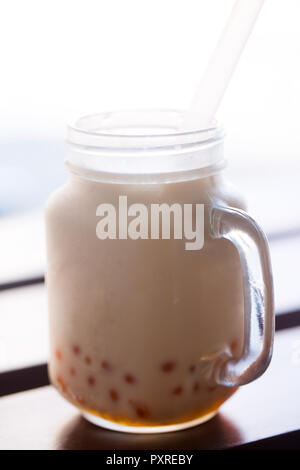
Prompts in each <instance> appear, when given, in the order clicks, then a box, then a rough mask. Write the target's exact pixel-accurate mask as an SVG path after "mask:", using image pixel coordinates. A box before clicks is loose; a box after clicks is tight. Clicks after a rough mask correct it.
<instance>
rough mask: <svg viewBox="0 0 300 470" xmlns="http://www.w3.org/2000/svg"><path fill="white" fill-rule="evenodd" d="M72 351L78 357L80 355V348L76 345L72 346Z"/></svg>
mask: <svg viewBox="0 0 300 470" xmlns="http://www.w3.org/2000/svg"><path fill="white" fill-rule="evenodd" d="M72 351H73V353H74V354H76V355H77V356H78V355H79V354H80V353H81V348H80V346H79V345H78V344H74V345H73V347H72Z"/></svg>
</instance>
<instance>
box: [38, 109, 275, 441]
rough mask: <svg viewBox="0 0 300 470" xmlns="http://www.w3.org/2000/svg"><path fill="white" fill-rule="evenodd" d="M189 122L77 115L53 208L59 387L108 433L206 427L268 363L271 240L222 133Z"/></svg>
mask: <svg viewBox="0 0 300 470" xmlns="http://www.w3.org/2000/svg"><path fill="white" fill-rule="evenodd" d="M182 119H183V116H182V114H181V113H179V112H175V111H174V112H173V111H160V112H155V111H152V112H133V113H125V112H124V113H112V114H100V115H94V116H88V117H84V118H81V119H79V120H78V121H77V122H76V123H75V124H74V125H73V126H71V127H70V128H69V134H68V156H67V161H66V163H67V167H68V169H69V180H68V182H67V183H66V184H65V185H64V186H63V187H62V188H60V189H58V190H57V191H56V192H55V193H54V194H53V195H52V196H51V198H50V200H49V202H48V204H47V211H46V222H47V223H46V227H47V255H48V256H47V257H48V267H47V285H48V294H49V310H50V335H51V359H50V366H49V371H50V377H51V381H52V383H53V384H54V385H55V387H56V388H57V389H58V390H59V391H60V392H61V394H62V395H63V396H64V397H65V398H66V399H67V400H69V401H70V402H71V403H73V404H74V405H75V406H77V407H78V408H79V409H81V410H82V413H83V415H84V416H85V417H86V418H87V419H89V420H90V421H92V422H94V423H96V424H99V425H102V426H104V427H107V428H110V429H116V430H121V431H129V432H162V431H172V430H177V429H182V428H185V427H189V426H193V425H195V424H198V423H201V422H204V421H206V420H208V419H209V418H211V417H212V416H213V415H214V414H215V413H216V412H217V410H218V409H219V407H220V406H221V404H222V403H223V402H224V401H225V400H227V399H228V398H229V397H230V396H231V395H232V394H233V393H234V392H235V390H236V389H237V387H238V386H239V385H242V384H245V383H247V382H249V381H251V380H253V379H254V378H256V377H258V376H259V375H261V374H262V373H263V371H264V370H265V368H266V367H267V365H268V363H269V360H270V357H271V349H272V339H273V294H272V277H271V268H270V261H269V254H268V247H267V243H266V239H265V237H264V235H263V233H262V231H261V230H260V228H259V227H258V226H257V224H256V223H255V222H254V221H253V219H251V218H250V217H249V216H248V215H247V214H246V213H245V212H244V209H245V207H244V204H243V202H242V200H241V198H240V197H239V195H237V194H236V192H235V191H234V190H233V189H232V188H231V186H230V185H229V184H228V183H226V181H224V178H223V175H222V170H223V168H224V156H223V134H222V130H221V129H219V128H218V127H216V126H211V127H210V128H209V129H206V130H199V131H197V130H195V131H192V132H179V131H178V129H179V128H180V125H181V122H182Z"/></svg>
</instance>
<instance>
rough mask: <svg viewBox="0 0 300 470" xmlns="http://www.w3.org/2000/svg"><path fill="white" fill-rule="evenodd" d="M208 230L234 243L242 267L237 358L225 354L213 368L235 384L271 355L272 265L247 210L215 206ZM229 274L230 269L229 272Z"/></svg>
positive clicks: (245, 380)
mask: <svg viewBox="0 0 300 470" xmlns="http://www.w3.org/2000/svg"><path fill="white" fill-rule="evenodd" d="M211 231H212V235H213V237H215V238H219V239H220V238H225V239H227V240H229V241H230V242H231V243H233V244H234V246H235V247H236V249H237V251H238V254H239V257H240V263H241V268H242V275H243V291H244V345H243V352H242V355H241V357H239V358H232V357H231V358H229V359H228V356H227V357H226V358H225V360H224V361H223V362H221V365H220V367H219V368H218V371H216V376H215V380H216V381H217V383H219V384H221V385H225V386H228V387H236V386H240V385H244V384H246V383H249V382H251V381H252V380H255V379H256V378H257V377H259V376H260V375H262V374H263V373H264V371H265V370H266V368H267V367H268V365H269V362H270V360H271V357H272V350H273V338H274V297H273V279H272V268H271V261H270V255H269V247H268V242H267V239H266V236H265V234H264V232H263V231H262V229H261V228H260V227H259V225H258V224H257V223H256V222H255V220H253V219H252V218H251V217H250V216H249V215H248V214H246V212H244V211H242V210H237V209H233V208H231V207H222V206H215V207H213V209H212V212H211ZM228 276H230V272H229V273H228Z"/></svg>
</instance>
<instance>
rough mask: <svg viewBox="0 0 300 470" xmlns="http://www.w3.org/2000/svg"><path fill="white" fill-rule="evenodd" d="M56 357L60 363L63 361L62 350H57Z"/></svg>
mask: <svg viewBox="0 0 300 470" xmlns="http://www.w3.org/2000/svg"><path fill="white" fill-rule="evenodd" d="M55 357H56V359H58V360H59V361H60V360H61V359H62V353H61V350H60V349H55Z"/></svg>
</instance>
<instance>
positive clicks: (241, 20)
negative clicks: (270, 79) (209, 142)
mask: <svg viewBox="0 0 300 470" xmlns="http://www.w3.org/2000/svg"><path fill="white" fill-rule="evenodd" d="M264 1H265V0H237V1H236V3H235V5H234V7H233V9H232V12H231V15H230V18H229V20H228V22H227V24H226V26H225V29H224V31H223V33H222V35H221V37H220V39H219V42H218V44H217V47H216V49H215V51H214V53H213V56H212V58H211V60H210V62H209V64H208V67H207V69H206V72H205V73H204V76H203V77H202V80H201V82H200V85H199V88H198V90H197V92H196V95H195V96H194V99H193V101H192V105H191V107H190V109H189V110H188V111H187V112H186V115H185V117H184V120H183V124H182V128H183V129H184V130H193V129H200V128H205V127H207V126H209V125H210V124H211V122H212V120H213V119H214V116H215V113H216V111H217V109H218V106H219V104H220V102H221V100H222V98H223V95H224V93H225V91H226V88H227V86H228V84H229V81H230V78H231V76H232V74H233V72H234V70H235V68H236V65H237V63H238V61H239V58H240V55H241V53H242V52H243V49H244V47H245V45H246V43H247V40H248V38H249V36H250V34H251V31H252V28H253V26H254V24H255V21H256V19H257V17H258V15H259V12H260V10H261V8H262V6H263V4H264Z"/></svg>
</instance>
